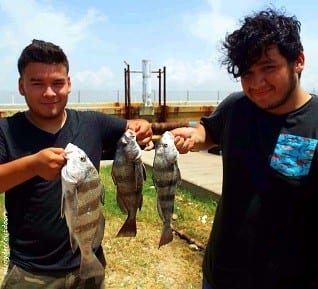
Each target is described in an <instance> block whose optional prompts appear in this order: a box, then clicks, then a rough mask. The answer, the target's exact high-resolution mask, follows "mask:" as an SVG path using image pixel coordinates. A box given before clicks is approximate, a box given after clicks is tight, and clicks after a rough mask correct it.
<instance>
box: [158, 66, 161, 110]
mask: <svg viewBox="0 0 318 289" xmlns="http://www.w3.org/2000/svg"><path fill="white" fill-rule="evenodd" d="M158 78H159V89H158V98H159V100H158V102H159V107H160V106H161V69H159V70H158Z"/></svg>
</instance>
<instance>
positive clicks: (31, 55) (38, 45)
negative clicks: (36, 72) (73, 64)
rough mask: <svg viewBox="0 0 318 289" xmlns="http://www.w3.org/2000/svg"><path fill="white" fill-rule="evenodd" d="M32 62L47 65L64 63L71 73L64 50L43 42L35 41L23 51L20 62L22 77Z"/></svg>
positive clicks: (19, 69) (19, 68) (19, 67)
mask: <svg viewBox="0 0 318 289" xmlns="http://www.w3.org/2000/svg"><path fill="white" fill-rule="evenodd" d="M30 62H41V63H45V64H57V63H62V64H64V65H65V66H66V69H67V72H68V71H69V63H68V60H67V57H66V55H65V53H64V52H63V50H62V48H60V47H59V46H57V45H55V44H53V43H51V42H46V41H43V40H37V39H33V40H32V43H31V44H30V45H28V46H26V47H25V48H24V49H23V51H22V53H21V55H20V57H19V60H18V71H19V73H20V76H21V75H22V73H23V70H24V68H25V67H26V66H27V65H28V64H29V63H30Z"/></svg>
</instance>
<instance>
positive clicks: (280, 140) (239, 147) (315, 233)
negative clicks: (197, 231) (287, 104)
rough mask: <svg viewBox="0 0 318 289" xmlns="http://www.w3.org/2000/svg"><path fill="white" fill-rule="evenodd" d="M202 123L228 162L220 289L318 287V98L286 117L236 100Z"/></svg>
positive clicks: (220, 228) (237, 96)
mask: <svg viewBox="0 0 318 289" xmlns="http://www.w3.org/2000/svg"><path fill="white" fill-rule="evenodd" d="M201 123H202V124H203V125H204V127H205V129H206V131H207V133H208V134H209V135H210V136H211V138H212V139H213V140H214V141H215V142H216V143H218V144H220V146H221V148H222V155H223V156H222V157H223V188H222V196H221V199H220V202H219V204H218V208H217V211H216V215H215V220H214V225H213V229H212V231H211V235H210V239H209V243H208V246H207V250H206V253H205V258H204V264H203V271H204V275H205V276H206V278H207V279H208V280H209V282H210V283H211V284H212V285H213V286H214V287H213V286H212V287H213V288H215V289H225V288H226V289H227V288H231V289H242V288H244V289H255V288H257V289H265V288H266V289H274V288H275V289H276V288H277V289H278V288H289V289H292V288H295V289H296V288H297V289H299V288H302V289H304V288H318V287H315V286H317V283H314V282H317V278H318V275H317V274H318V271H317V270H318V190H317V187H318V186H317V184H318V166H317V165H318V155H317V143H318V98H317V97H316V96H315V95H313V96H312V98H311V99H310V100H309V101H308V102H307V103H306V104H304V105H303V106H302V107H300V108H299V109H297V110H296V111H293V112H291V113H288V114H285V115H279V116H278V115H273V114H270V113H268V112H266V111H263V110H261V109H259V108H258V107H257V106H256V105H255V104H253V103H252V102H251V101H250V100H249V99H248V98H247V97H245V96H244V95H243V94H242V93H234V94H232V95H230V96H229V97H228V98H226V99H225V100H224V101H223V102H222V103H221V104H220V105H219V106H218V108H217V109H216V111H215V112H214V113H212V114H211V115H210V116H208V117H203V118H202V119H201ZM315 279H316V281H314V280H315ZM313 284H316V285H313ZM311 286H312V287H311Z"/></svg>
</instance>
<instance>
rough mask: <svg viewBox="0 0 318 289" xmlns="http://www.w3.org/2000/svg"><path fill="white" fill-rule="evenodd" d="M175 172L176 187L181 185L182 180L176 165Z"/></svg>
mask: <svg viewBox="0 0 318 289" xmlns="http://www.w3.org/2000/svg"><path fill="white" fill-rule="evenodd" d="M176 171H177V185H178V186H179V185H181V182H182V178H181V173H180V169H179V167H178V165H176Z"/></svg>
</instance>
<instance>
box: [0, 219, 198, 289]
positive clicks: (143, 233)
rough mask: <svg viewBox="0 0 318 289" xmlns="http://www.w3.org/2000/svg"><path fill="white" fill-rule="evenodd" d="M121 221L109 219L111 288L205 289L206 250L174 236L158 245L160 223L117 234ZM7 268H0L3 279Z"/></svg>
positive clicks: (108, 273)
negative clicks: (126, 235)
mask: <svg viewBox="0 0 318 289" xmlns="http://www.w3.org/2000/svg"><path fill="white" fill-rule="evenodd" d="M121 225H122V224H121V223H119V222H118V223H117V222H112V223H111V224H110V223H106V228H105V237H104V240H103V247H104V251H105V255H106V260H107V267H106V278H105V285H106V288H107V289H119V288H125V289H154V288H155V289H166V288H167V289H168V288H169V289H170V288H173V289H201V276H202V274H201V263H202V258H203V252H202V251H197V250H194V249H191V248H190V246H189V244H188V243H187V242H186V241H185V240H182V239H180V238H179V237H178V236H174V240H173V241H172V242H171V243H169V244H167V245H165V246H162V247H161V248H160V249H158V242H159V238H160V234H161V226H160V224H155V225H149V224H147V223H137V230H138V232H137V236H136V237H135V238H116V237H115V236H116V233H117V231H118V229H119V228H120V227H121ZM3 273H4V268H0V283H1V282H2V279H3Z"/></svg>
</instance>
